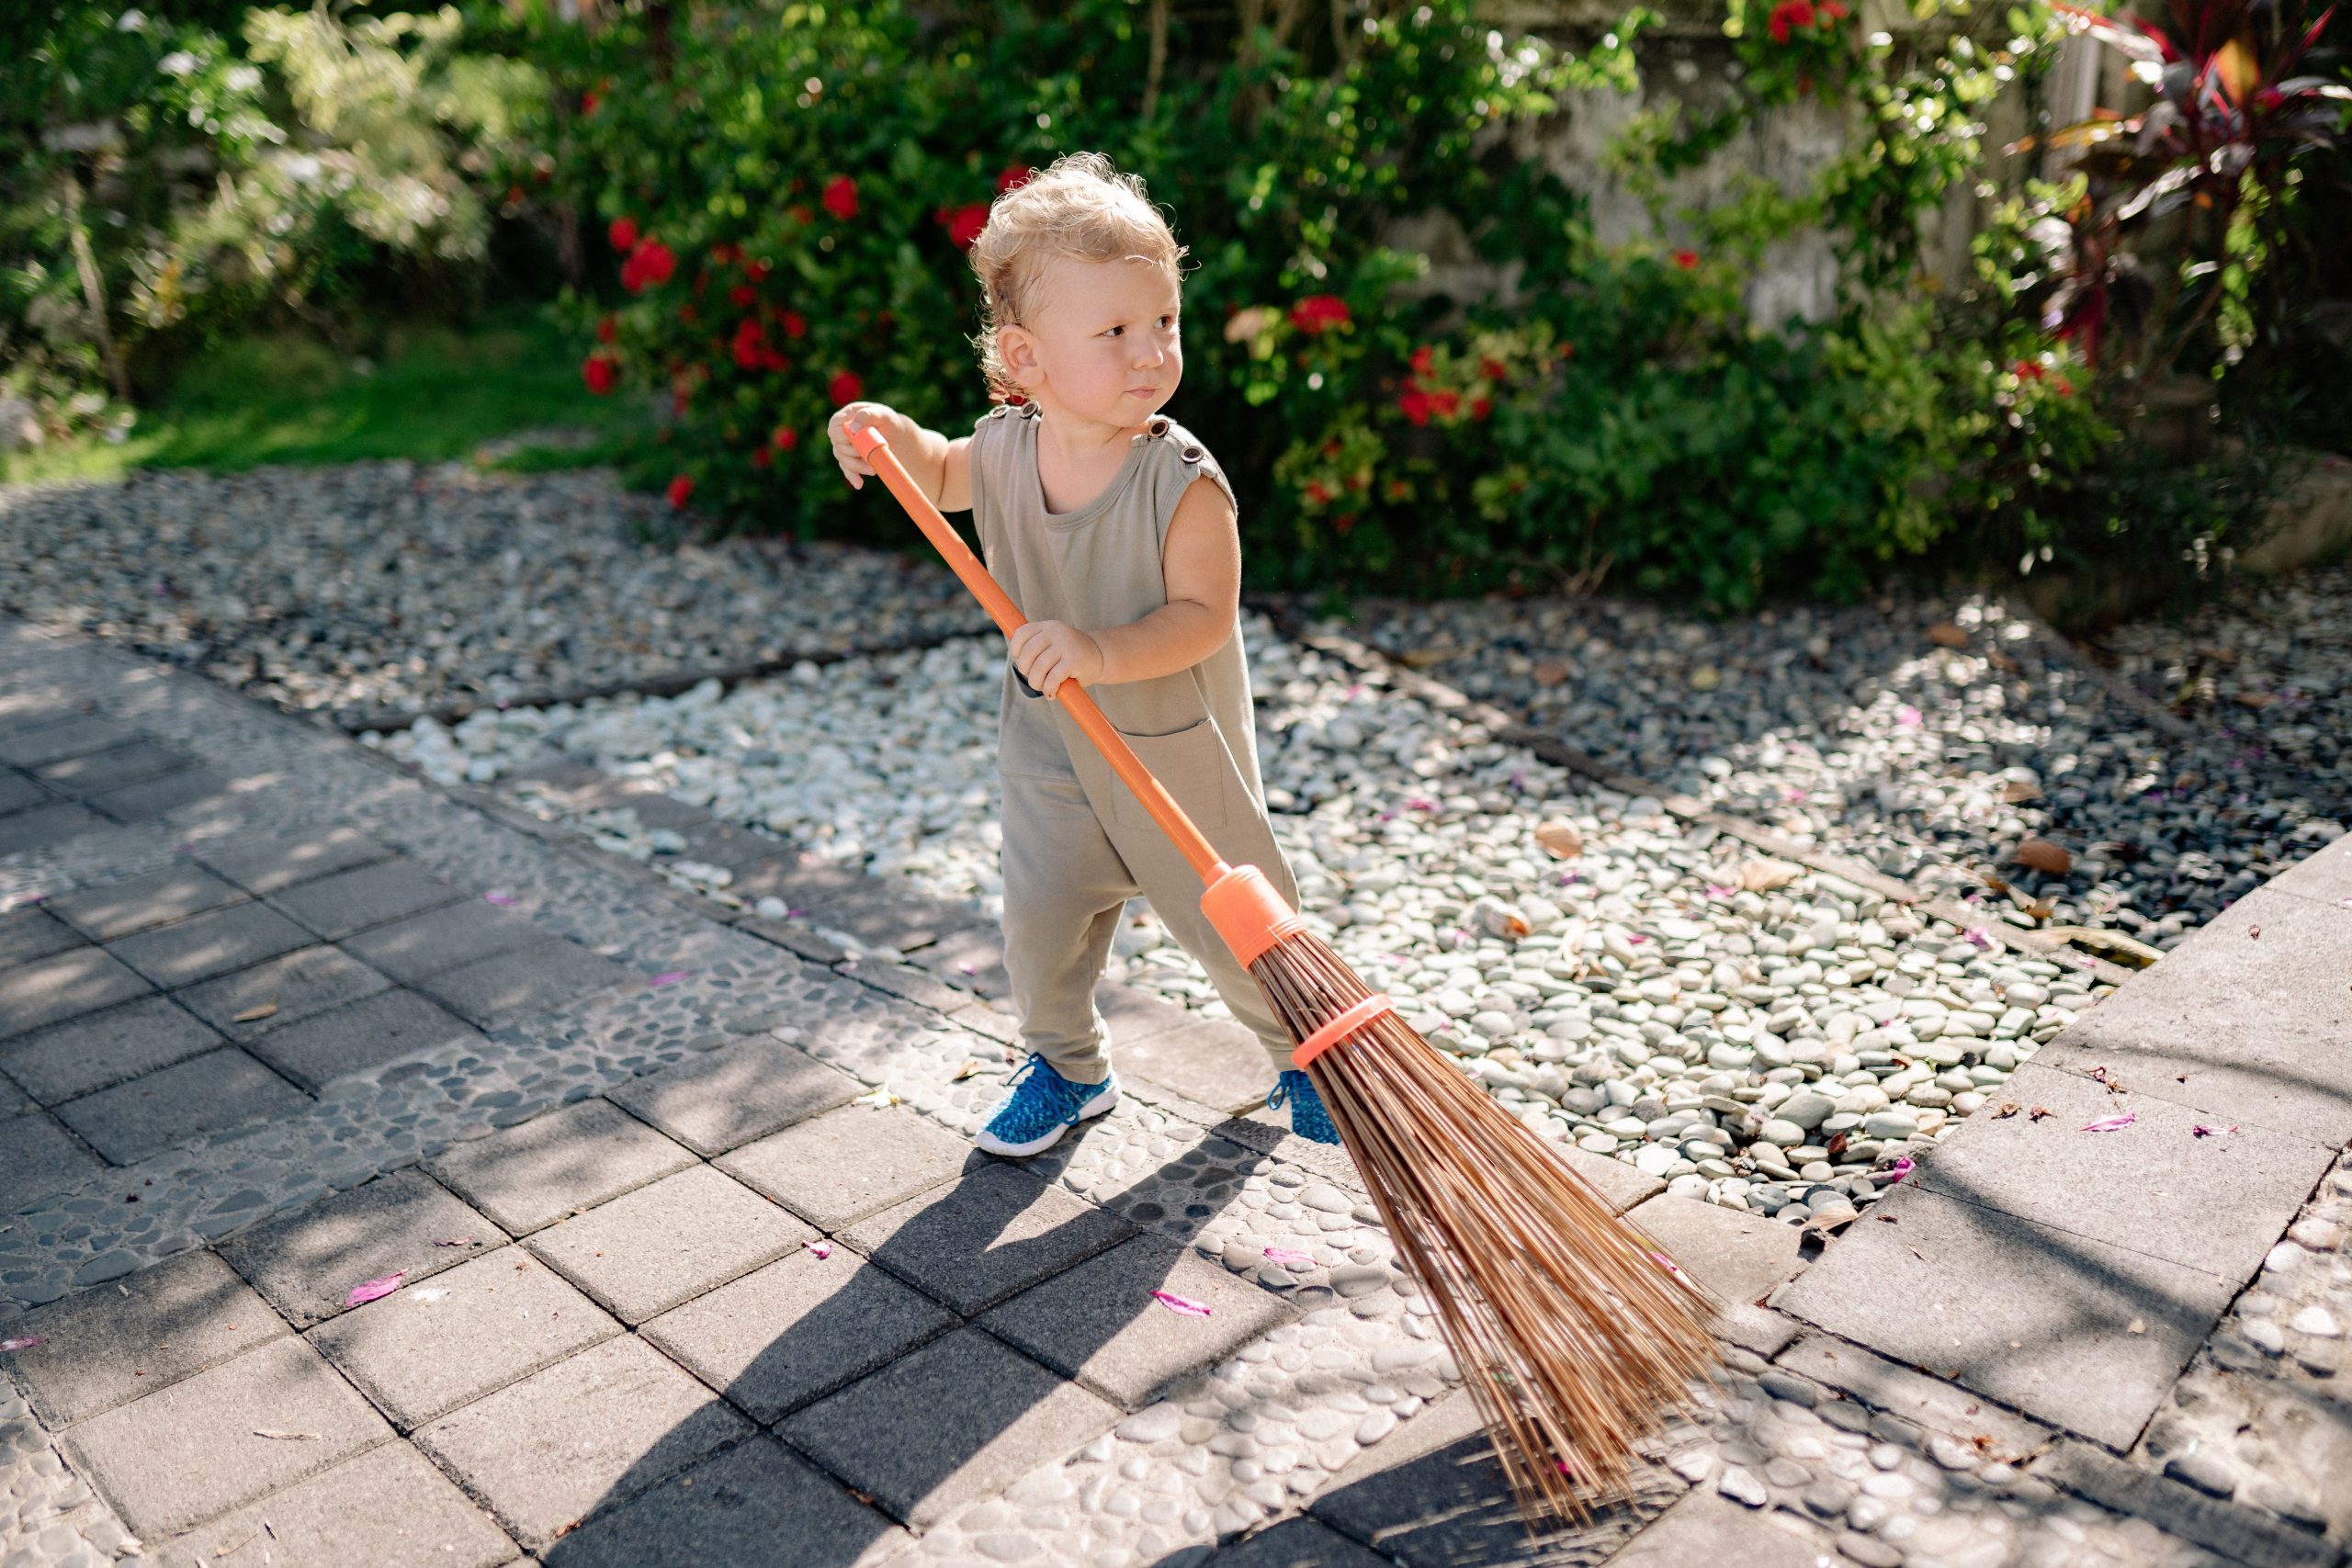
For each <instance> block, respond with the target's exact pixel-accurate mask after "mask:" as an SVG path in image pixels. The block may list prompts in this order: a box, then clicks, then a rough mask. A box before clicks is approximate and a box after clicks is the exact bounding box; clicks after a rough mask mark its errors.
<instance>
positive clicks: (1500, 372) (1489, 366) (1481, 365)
mask: <svg viewBox="0 0 2352 1568" xmlns="http://www.w3.org/2000/svg"><path fill="white" fill-rule="evenodd" d="M1478 374H1479V375H1481V376H1484V377H1485V378H1487V380H1489V381H1499V380H1501V379H1502V378H1504V377H1505V376H1506V375H1508V374H1510V372H1509V371H1507V370H1505V369H1504V368H1503V362H1502V361H1501V360H1499V359H1496V358H1493V357H1491V356H1490V357H1487V358H1485V359H1481V360H1479V361H1478Z"/></svg>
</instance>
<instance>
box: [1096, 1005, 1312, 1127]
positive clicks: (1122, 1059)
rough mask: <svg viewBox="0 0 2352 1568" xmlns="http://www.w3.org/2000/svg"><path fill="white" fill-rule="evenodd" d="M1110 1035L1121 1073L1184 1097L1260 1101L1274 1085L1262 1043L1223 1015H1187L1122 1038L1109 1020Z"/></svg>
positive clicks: (1239, 1107) (1243, 1103)
mask: <svg viewBox="0 0 2352 1568" xmlns="http://www.w3.org/2000/svg"><path fill="white" fill-rule="evenodd" d="M1106 1021H1107V1020H1106ZM1111 1039H1112V1042H1113V1045H1114V1049H1115V1050H1116V1051H1117V1053H1118V1061H1119V1068H1120V1072H1121V1074H1122V1075H1123V1076H1131V1077H1138V1078H1145V1079H1148V1080H1149V1081H1150V1082H1153V1083H1158V1084H1165V1085H1167V1086H1168V1087H1169V1088H1170V1089H1174V1090H1175V1091H1176V1092H1177V1093H1179V1094H1181V1095H1182V1096H1184V1097H1185V1098H1186V1099H1187V1100H1198V1101H1199V1102H1200V1103H1201V1104H1203V1105H1208V1106H1214V1107H1216V1109H1217V1110H1219V1111H1244V1110H1248V1109H1249V1108H1250V1107H1251V1106H1254V1105H1260V1104H1262V1103H1264V1101H1265V1098H1266V1095H1267V1093H1268V1091H1270V1090H1271V1089H1272V1088H1273V1087H1274V1067H1273V1064H1272V1062H1271V1061H1269V1060H1268V1059H1267V1056H1266V1048H1265V1047H1264V1046H1263V1045H1261V1044H1259V1043H1258V1037H1257V1036H1256V1035H1254V1034H1252V1033H1250V1032H1249V1031H1248V1030H1247V1029H1244V1028H1242V1027H1241V1025H1239V1024H1238V1023H1234V1022H1232V1021H1229V1020H1226V1019H1216V1018H1203V1019H1187V1020H1186V1021H1184V1022H1182V1023H1180V1024H1178V1025H1177V1026H1176V1027H1175V1028H1173V1029H1169V1030H1160V1031H1155V1032H1151V1033H1149V1034H1147V1035H1145V1036H1144V1037H1143V1038H1141V1039H1139V1040H1128V1039H1125V1038H1122V1037H1121V1035H1120V1033H1119V1029H1118V1025H1117V1024H1116V1023H1115V1022H1114V1023H1112V1025H1111Z"/></svg>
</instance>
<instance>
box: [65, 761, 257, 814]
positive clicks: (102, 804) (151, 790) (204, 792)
mask: <svg viewBox="0 0 2352 1568" xmlns="http://www.w3.org/2000/svg"><path fill="white" fill-rule="evenodd" d="M228 790H229V782H228V781H227V780H226V779H224V778H222V777H221V776H220V774H218V773H213V772H211V771H210V770H209V769H206V768H182V769H180V770H179V771H178V772H176V773H157V774H156V775H154V776H153V778H148V779H141V781H140V782H139V783H137V784H126V785H124V786H123V787H122V788H120V789H110V790H108V791H107V792H106V793H105V794H103V795H92V796H90V797H89V804H90V805H92V806H94V807H96V808H97V809H98V810H100V811H103V812H105V813H106V814H107V816H109V817H111V818H114V819H115V820H116V821H118V822H153V821H154V820H156V819H157V818H164V817H169V816H170V815H171V814H172V813H173V812H175V811H179V810H183V809H185V808H187V807H191V806H197V805H200V804H202V803H204V802H207V801H212V800H218V799H220V798H221V797H222V796H224V795H227V794H228Z"/></svg>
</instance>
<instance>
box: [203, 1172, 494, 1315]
mask: <svg viewBox="0 0 2352 1568" xmlns="http://www.w3.org/2000/svg"><path fill="white" fill-rule="evenodd" d="M466 1239H471V1240H474V1241H478V1242H481V1243H482V1244H483V1245H485V1246H495V1245H497V1244H498V1243H501V1242H503V1241H504V1240H505V1239H506V1237H505V1235H503V1233H501V1232H500V1231H499V1229H498V1227H497V1226H495V1225H493V1224H491V1223H490V1222H489V1221H488V1220H486V1219H484V1218H483V1217H482V1216H481V1215H480V1214H478V1213H475V1212H474V1211H473V1210H471V1209H469V1208H468V1207H466V1205H465V1204H463V1203H461V1202H459V1201H458V1200H457V1199H455V1198H453V1197H451V1196H450V1195H449V1194H448V1193H447V1191H445V1190H443V1189H442V1188H441V1186H440V1185H439V1184H438V1183H437V1182H435V1181H433V1180H432V1179H429V1178H427V1177H426V1176H425V1175H424V1173H423V1172H421V1171H414V1170H403V1171H399V1172H396V1173H394V1174H393V1175H390V1176H379V1177H378V1178H377V1179H375V1180H373V1181H371V1182H369V1183H368V1185H366V1186H365V1187H357V1188H354V1189H353V1190H350V1191H348V1192H339V1193H337V1194H335V1195H334V1197H332V1198H322V1199H321V1200H320V1201H317V1202H315V1203H312V1204H311V1205H310V1206H309V1207H307V1208H302V1209H297V1210H295V1211H294V1212H293V1213H288V1214H280V1215H279V1216H277V1218H276V1219H273V1220H270V1221H268V1222H267V1223H266V1224H259V1225H256V1226H254V1228H253V1229H252V1230H249V1231H247V1232H245V1233H244V1234H243V1235H238V1236H233V1237H232V1238H231V1239H229V1240H228V1241H225V1242H222V1243H221V1244H220V1255H221V1256H222V1257H223V1258H227V1259H228V1260H229V1263H230V1265H231V1266H232V1268H234V1269H236V1270H237V1272H238V1273H240V1274H243V1276H244V1277H245V1279H246V1280H248V1281H250V1282H251V1283H252V1285H253V1287H254V1289H255V1290H257V1291H259V1292H261V1293H262V1294H263V1295H264V1296H265V1297H266V1298H268V1301H269V1304H270V1305H272V1306H274V1307H276V1308H277V1311H278V1313H279V1314H280V1315H281V1316H283V1317H284V1318H285V1319H286V1320H287V1321H288V1322H289V1323H291V1324H292V1325H294V1326H295V1327H297V1328H309V1327H311V1326H312V1325H315V1324H321V1323H324V1322H325V1321H327V1319H329V1318H331V1317H336V1316H340V1315H341V1314H343V1313H344V1312H345V1310H346V1309H345V1306H344V1304H343V1303H344V1298H345V1296H347V1295H349V1294H350V1292H351V1287H352V1286H354V1285H356V1284H358V1283H360V1282H361V1281H362V1280H377V1279H381V1278H382V1277H383V1276H385V1275H387V1274H390V1273H392V1272H394V1271H396V1270H405V1271H406V1274H407V1278H406V1280H404V1281H403V1284H404V1285H410V1286H413V1285H417V1284H421V1283H423V1282H424V1280H427V1279H429V1278H430V1277H432V1276H433V1275H435V1274H438V1273H440V1272H441V1271H442V1270H444V1269H453V1268H455V1267H457V1266H458V1264H460V1263H463V1262H464V1261H465V1260H466V1259H467V1258H469V1256H472V1253H473V1249H471V1248H469V1247H441V1246H438V1245H436V1244H437V1243H440V1242H444V1241H460V1240H466Z"/></svg>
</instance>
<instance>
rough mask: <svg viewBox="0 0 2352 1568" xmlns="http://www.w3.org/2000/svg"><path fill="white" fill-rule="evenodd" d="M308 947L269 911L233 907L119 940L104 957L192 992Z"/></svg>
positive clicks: (303, 934) (304, 937)
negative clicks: (200, 983)
mask: <svg viewBox="0 0 2352 1568" xmlns="http://www.w3.org/2000/svg"><path fill="white" fill-rule="evenodd" d="M310 942H311V933H310V932H308V931H304V930H303V929H302V928H301V927H300V926H298V925H296V924H295V923H294V922H293V921H291V920H289V919H287V918H286V917H285V916H283V915H281V914H279V913H278V912H277V910H275V909H273V908H269V907H268V906H267V905H264V904H236V905H232V906H231V907H230V908H225V909H212V910H209V911H207V912H206V913H204V914H201V915H192V916H190V917H189V918H188V919H185V920H181V921H179V922H178V923H176V924H175V925H168V926H160V927H158V928H156V929H155V930H153V931H141V932H140V933H138V934H137V935H136V936H127V937H122V938H120V939H119V940H117V941H114V942H108V943H107V952H109V953H113V954H114V955H115V956H116V957H117V958H119V959H121V960H122V961H123V962H124V963H125V964H130V966H131V967H132V968H133V969H136V970H138V971H139V972H140V973H141V975H144V976H147V977H148V978H149V979H151V980H153V981H154V982H155V983H156V984H157V985H159V986H166V987H168V986H193V985H195V984H196V983H197V982H198V981H199V980H209V979H210V978H212V976H215V975H226V974H228V973H229V972H230V971H231V970H232V969H243V968H247V967H249V966H250V965H253V964H259V963H261V962H262V961H263V960H264V959H266V958H275V957H277V955H278V954H279V953H291V952H293V951H294V950H295V949H296V948H298V947H307V946H308V945H310Z"/></svg>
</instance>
